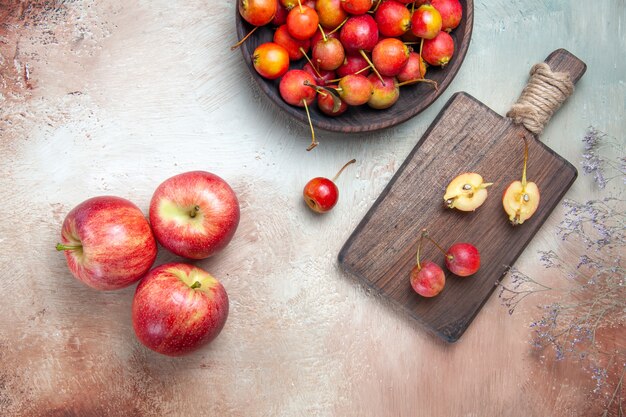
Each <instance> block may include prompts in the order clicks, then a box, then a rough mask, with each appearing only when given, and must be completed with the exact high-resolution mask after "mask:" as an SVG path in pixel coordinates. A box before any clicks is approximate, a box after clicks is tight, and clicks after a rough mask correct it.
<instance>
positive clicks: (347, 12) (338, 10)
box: [235, 0, 473, 147]
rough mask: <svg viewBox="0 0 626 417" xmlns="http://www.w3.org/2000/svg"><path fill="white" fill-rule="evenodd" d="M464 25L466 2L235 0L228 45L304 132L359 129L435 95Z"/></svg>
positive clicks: (421, 105) (448, 77)
mask: <svg viewBox="0 0 626 417" xmlns="http://www.w3.org/2000/svg"><path fill="white" fill-rule="evenodd" d="M472 25H473V0H415V1H410V0H408V1H407V0H238V7H237V10H236V27H237V36H238V38H239V39H240V42H239V43H238V44H237V45H235V46H238V47H240V49H241V51H242V54H243V58H244V61H245V62H246V64H247V66H248V68H249V69H250V71H251V73H252V75H253V77H254V79H255V80H256V81H257V82H258V84H259V86H260V87H261V89H262V90H263V92H264V93H265V94H266V95H267V96H268V97H269V98H270V100H271V101H273V102H274V103H275V104H276V105H278V107H279V108H280V109H281V110H283V111H285V112H286V113H288V114H289V115H291V116H292V117H294V118H295V119H297V120H299V121H301V122H303V123H309V124H311V127H312V128H313V126H315V127H316V128H320V129H323V130H328V131H335V132H346V133H349V132H368V131H374V130H378V129H383V128H387V127H390V126H394V125H396V124H399V123H402V122H404V121H406V120H408V119H410V118H411V117H413V116H415V115H416V114H418V113H420V112H421V111H423V110H424V109H425V108H427V107H428V106H429V105H430V104H431V103H432V102H434V101H435V100H436V99H437V98H438V97H439V96H440V95H441V94H442V93H443V91H444V90H445V89H446V88H447V87H448V86H449V85H450V83H451V82H452V79H453V78H454V77H455V75H456V73H457V72H458V70H459V68H460V67H461V64H462V62H463V59H464V57H465V54H466V53H467V49H468V47H469V43H470V37H471V32H472ZM314 145H315V139H313V143H312V147H313V146H314Z"/></svg>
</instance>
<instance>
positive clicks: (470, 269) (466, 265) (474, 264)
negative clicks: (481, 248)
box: [446, 243, 480, 277]
mask: <svg viewBox="0 0 626 417" xmlns="http://www.w3.org/2000/svg"><path fill="white" fill-rule="evenodd" d="M446 267H447V268H448V269H449V270H450V272H452V273H453V274H454V275H458V276H460V277H468V276H470V275H473V274H475V273H476V272H477V271H478V270H479V269H480V253H478V249H476V246H474V245H472V244H470V243H455V244H454V245H452V246H450V249H448V251H447V252H446Z"/></svg>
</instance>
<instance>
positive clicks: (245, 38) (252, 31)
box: [230, 26, 259, 51]
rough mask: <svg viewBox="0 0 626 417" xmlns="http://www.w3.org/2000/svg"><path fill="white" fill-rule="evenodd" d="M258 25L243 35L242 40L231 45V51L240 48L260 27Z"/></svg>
mask: <svg viewBox="0 0 626 417" xmlns="http://www.w3.org/2000/svg"><path fill="white" fill-rule="evenodd" d="M258 28H259V27H258V26H255V27H254V29H252V30H251V31H250V32H248V34H247V35H246V36H244V37H243V39H242V40H240V41H239V42H237V43H236V44H234V45H233V46H231V47H230V50H231V51H234V50H235V49H237V48H239V47H240V46H241V45H243V43H244V42H245V41H246V40H247V39H248V38H249V37H250V36H251V35H252V34H253V33H254V32H255V31H256V30H257V29H258Z"/></svg>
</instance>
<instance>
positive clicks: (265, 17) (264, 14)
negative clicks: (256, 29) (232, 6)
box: [238, 0, 278, 26]
mask: <svg viewBox="0 0 626 417" xmlns="http://www.w3.org/2000/svg"><path fill="white" fill-rule="evenodd" d="M238 7H239V14H241V17H243V19H244V20H245V21H246V22H248V23H250V24H251V25H253V26H264V25H267V24H268V23H270V22H271V21H272V19H273V18H274V15H275V14H276V11H277V9H278V2H277V1H276V0H239V6H238Z"/></svg>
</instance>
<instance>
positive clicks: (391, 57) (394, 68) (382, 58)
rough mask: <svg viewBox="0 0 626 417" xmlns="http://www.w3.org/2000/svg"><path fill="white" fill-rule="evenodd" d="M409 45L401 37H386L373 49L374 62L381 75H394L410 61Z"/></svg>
mask: <svg viewBox="0 0 626 417" xmlns="http://www.w3.org/2000/svg"><path fill="white" fill-rule="evenodd" d="M409 52H410V51H409V47H408V46H406V45H405V44H404V43H403V42H402V41H401V40H400V39H396V38H385V39H382V40H381V41H379V42H378V43H377V44H376V46H374V49H373V50H372V62H373V64H374V67H376V69H377V70H378V72H379V73H380V74H381V75H384V76H387V77H394V76H396V75H397V74H398V73H399V72H400V71H402V68H404V66H405V65H406V64H407V62H408V61H409Z"/></svg>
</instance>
